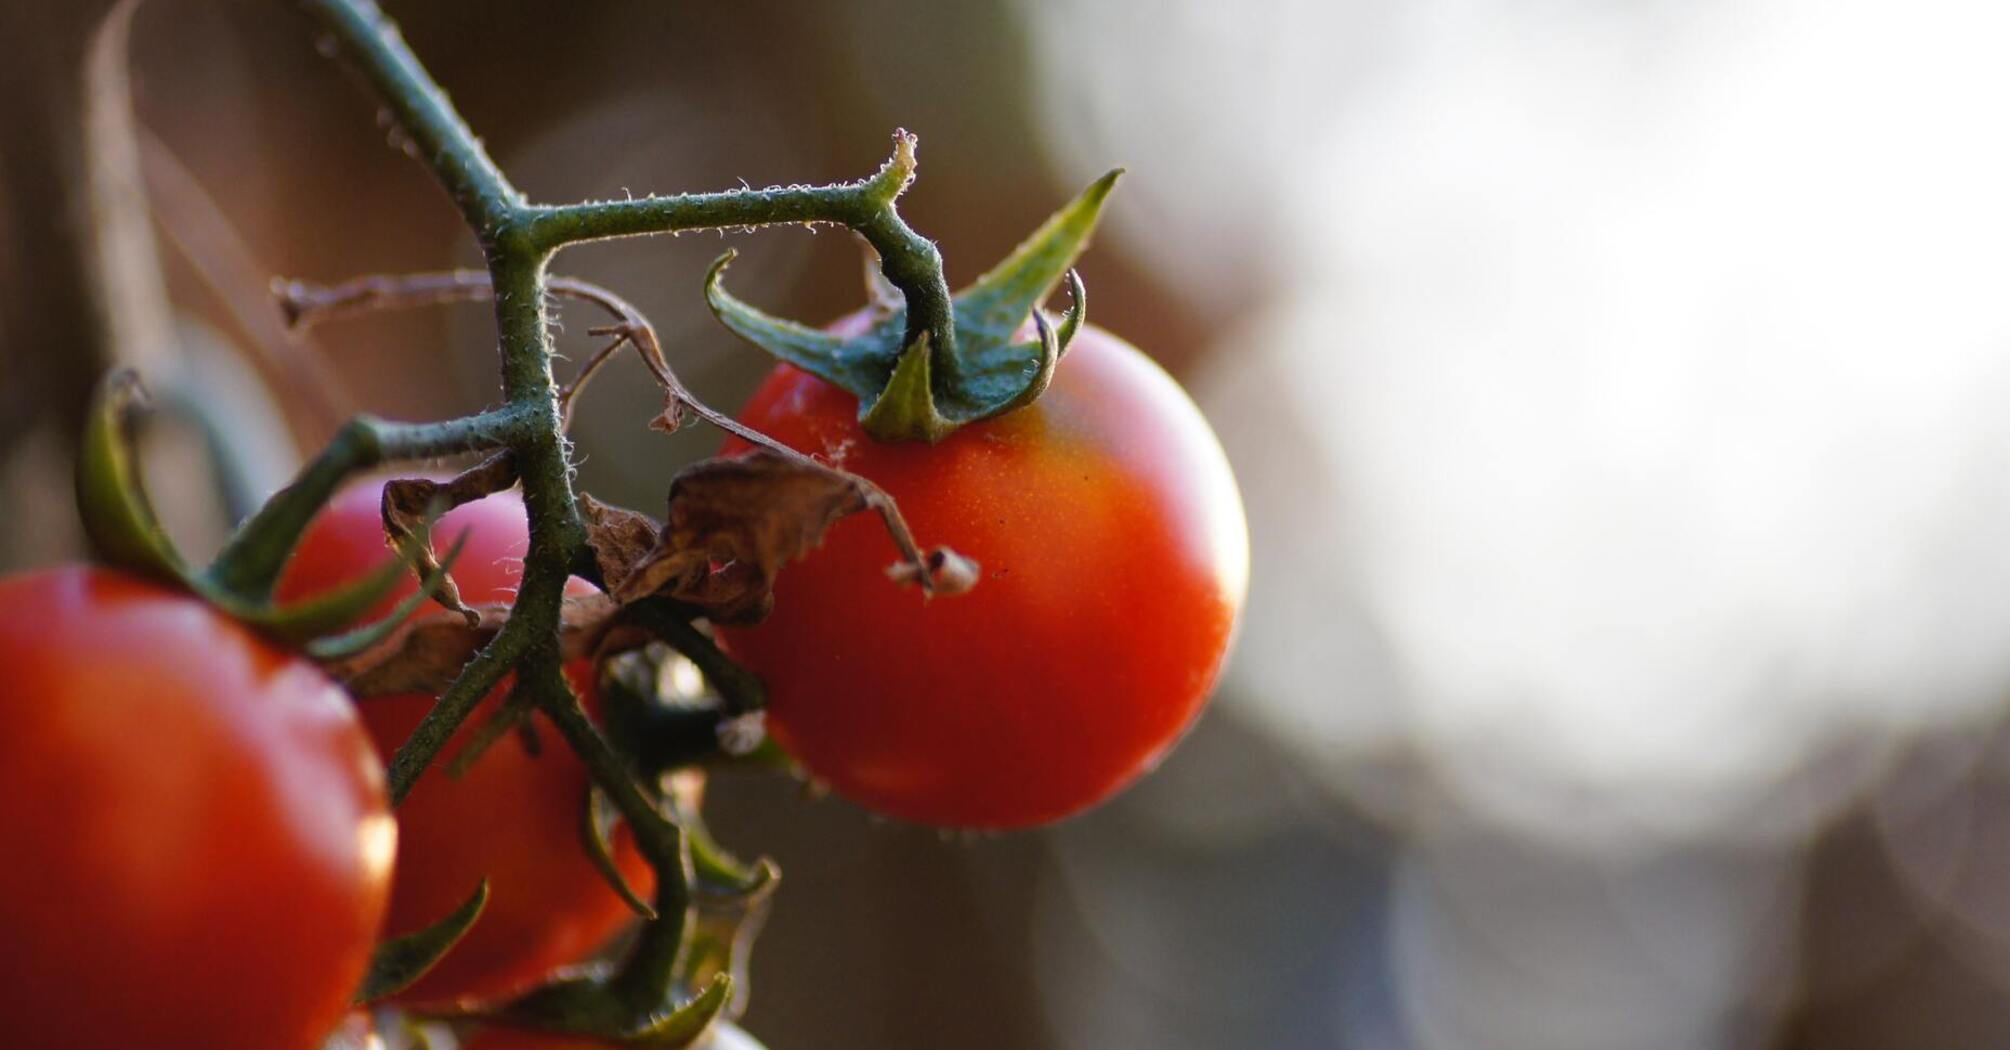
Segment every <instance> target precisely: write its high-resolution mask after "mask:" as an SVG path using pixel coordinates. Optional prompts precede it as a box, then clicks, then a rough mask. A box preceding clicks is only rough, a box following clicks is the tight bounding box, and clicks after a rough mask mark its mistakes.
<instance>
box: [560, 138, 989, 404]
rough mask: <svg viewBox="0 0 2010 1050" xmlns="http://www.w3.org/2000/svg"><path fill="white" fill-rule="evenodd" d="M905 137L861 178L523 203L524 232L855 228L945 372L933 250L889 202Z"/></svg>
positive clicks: (897, 190)
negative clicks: (793, 226)
mask: <svg viewBox="0 0 2010 1050" xmlns="http://www.w3.org/2000/svg"><path fill="white" fill-rule="evenodd" d="M914 164H915V161H914V137H913V136H912V135H909V134H907V133H906V132H900V133H898V134H896V135H895V136H894V153H893V156H892V157H891V158H889V159H888V160H887V162H886V163H885V164H884V165H882V166H881V167H880V169H879V171H878V172H877V173H875V174H874V175H873V176H872V177H871V178H868V179H864V180H861V181H859V182H848V183H842V184H839V185H835V186H780V187H772V188H769V189H761V190H727V191H724V192H720V193H684V194H678V195H676V196H669V197H644V198H641V199H637V200H608V201H589V202H586V203H582V204H565V205H557V206H550V205H538V206H532V207H530V208H528V209H527V210H526V223H525V228H524V237H525V240H526V241H528V242H529V243H530V244H531V245H533V246H535V247H537V248H540V249H543V250H546V251H556V250H558V249H560V248H563V247H565V246H567V245H570V244H580V243H584V242H587V241H599V240H608V239H611V238H616V237H636V236H641V235H644V234H652V233H676V232H682V231H685V230H711V229H733V228H750V227H755V226H768V225H775V224H781V223H806V222H828V223H836V224H838V225H841V226H847V227H850V228H851V229H853V230H855V231H857V232H858V234H859V235H860V236H862V237H864V238H865V239H866V241H867V242H869V243H870V244H871V245H872V246H873V248H874V249H875V250H876V251H878V252H879V257H880V260H881V263H880V265H881V267H882V268H883V269H884V271H885V273H886V277H887V280H889V281H892V282H893V285H894V287H896V288H898V289H900V291H901V294H903V295H905V296H906V297H907V305H908V314H907V342H908V343H909V344H910V345H911V344H912V343H913V342H914V341H915V340H916V339H918V338H920V336H921V333H923V332H931V333H933V334H932V335H931V336H930V339H931V340H932V341H933V345H934V347H935V352H934V358H933V360H934V361H935V362H937V363H940V364H941V366H942V367H943V368H945V369H953V368H954V367H955V365H954V362H955V360H956V352H955V350H956V325H955V312H954V308H953V305H952V301H951V299H950V293H949V281H948V278H947V277H946V276H944V274H943V272H942V253H941V252H940V251H938V250H937V249H936V247H935V243H934V242H933V241H930V240H929V239H928V238H926V237H923V236H922V235H921V234H919V233H917V232H915V231H914V229H913V228H912V227H910V226H908V225H907V222H906V220H904V219H902V218H901V217H900V212H899V211H898V210H897V209H896V208H895V201H896V200H897V199H898V198H899V196H900V194H901V192H902V191H903V190H905V189H906V188H907V185H908V183H909V182H911V181H912V180H913V178H914Z"/></svg>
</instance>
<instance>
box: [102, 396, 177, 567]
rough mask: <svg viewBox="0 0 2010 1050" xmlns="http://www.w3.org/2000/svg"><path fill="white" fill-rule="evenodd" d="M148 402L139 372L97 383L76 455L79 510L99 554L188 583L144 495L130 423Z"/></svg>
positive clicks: (119, 563)
mask: <svg viewBox="0 0 2010 1050" xmlns="http://www.w3.org/2000/svg"><path fill="white" fill-rule="evenodd" d="M146 406H147V397H146V391H145V389H144V388H143V387H141V385H140V377H139V373H137V372H135V371H133V370H132V369H130V368H121V369H118V370H116V371H114V372H112V373H110V374H109V375H107V376H105V378H104V379H103V380H102V381H100V382H99V383H98V389H97V392H96V393H95V394H93V395H92V398H91V407H90V413H89V415H88V416H87V417H86V422H85V425H84V440H83V447H82V448H81V449H80V450H79V452H78V455H77V473H76V486H77V513H78V515H79V516H80V517H82V519H83V523H84V534H85V536H87V537H88V538H89V540H90V544H91V549H92V551H93V552H94V553H96V555H97V557H98V558H99V559H100V560H101V561H104V562H105V563H107V564H109V565H114V566H117V567H118V568H122V569H127V570H130V571H132V572H136V573H139V574H141V575H144V576H149V577H152V578H154V579H157V580H163V581H167V582H173V583H182V584H186V583H187V582H188V577H189V573H188V563H187V562H185V561H183V560H182V556H181V554H180V552H178V551H177V550H175V546H174V541H173V540H171V539H169V538H168V534H167V530H166V529H164V528H162V527H161V523H160V519H159V518H158V517H157V516H156V515H155V514H154V509H153V503H152V501H150V500H148V499H147V492H146V486H145V484H144V483H143V482H142V480H141V477H140V466H139V450H138V448H137V447H136V446H135V443H134V433H133V431H134V426H135V424H136V422H137V420H138V417H139V415H140V413H141V412H142V411H144V410H145V408H146Z"/></svg>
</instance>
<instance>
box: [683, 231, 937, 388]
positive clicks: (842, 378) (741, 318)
mask: <svg viewBox="0 0 2010 1050" xmlns="http://www.w3.org/2000/svg"><path fill="white" fill-rule="evenodd" d="M738 255H739V252H737V251H734V250H732V249H727V251H726V253H725V254H724V255H721V256H719V257H718V258H717V259H714V260H713V261H712V268H711V269H710V270H707V271H706V272H705V302H706V303H707V304H708V305H710V306H711V308H712V315H713V316H714V317H717V318H718V319H719V323H720V324H723V325H725V326H726V328H727V329H728V330H729V331H731V332H732V333H733V334H734V335H737V336H739V337H740V338H742V339H745V340H746V341H747V342H750V343H752V344H754V345H755V346H758V347H760V348H761V349H763V350H766V351H767V352H768V353H770V354H773V355H774V356H775V357H777V358H780V359H781V360H783V361H786V362H788V363H789V364H792V365H794V366H796V367H797V368H800V369H802V370H803V371H805V372H808V373H810V374H811V375H814V376H817V377H819V378H821V379H823V380H824V381H825V382H828V383H830V384H832V385H834V386H839V387H843V388H844V389H846V390H849V391H851V392H852V393H854V394H857V395H858V396H860V397H861V398H863V397H869V396H873V395H876V394H877V393H878V391H879V390H880V388H881V387H884V386H885V385H886V380H887V376H888V375H890V374H891V373H892V372H893V366H894V361H895V359H896V358H898V357H899V356H900V343H901V335H902V333H903V332H904V331H905V330H906V329H905V324H906V322H905V321H904V320H900V315H895V320H896V321H898V322H899V323H896V324H889V323H887V322H881V323H880V324H877V325H874V326H873V327H872V329H871V330H870V331H868V332H866V333H864V334H862V335H858V336H854V337H852V338H850V339H840V338H838V337H837V336H834V335H831V334H830V333H829V332H825V331H822V330H819V329H816V328H811V327H809V326H808V325H805V324H798V323H797V322H795V321H790V320H788V319H786V318H781V317H775V316H772V315H770V314H766V313H763V312H761V311H760V310H757V309H755V308H754V307H752V306H749V305H747V304H746V303H744V302H742V301H740V300H739V299H737V298H735V297H734V296H733V295H732V293H730V292H728V291H726V286H725V284H724V280H723V278H724V277H725V273H726V267H727V266H729V265H731V264H732V262H733V260H734V259H735V258H736V257H738Z"/></svg>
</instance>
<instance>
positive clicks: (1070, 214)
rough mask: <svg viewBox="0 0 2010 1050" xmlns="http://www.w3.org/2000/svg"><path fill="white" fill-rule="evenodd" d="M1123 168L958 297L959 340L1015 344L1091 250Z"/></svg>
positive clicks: (1049, 221)
mask: <svg viewBox="0 0 2010 1050" xmlns="http://www.w3.org/2000/svg"><path fill="white" fill-rule="evenodd" d="M1123 173H1124V169H1122V168H1118V169H1116V170H1115V171H1112V172H1110V173H1109V174H1107V175H1104V176H1103V177H1102V178H1100V179H1097V180H1096V181H1095V182H1093V183H1090V184H1089V188H1088V189H1086V190H1083V191H1082V194H1081V196H1079V197H1076V198H1075V199H1074V200H1072V201H1069V202H1068V204H1067V206H1066V207H1063V208H1062V209H1061V210H1060V211H1057V212H1055V213H1054V214H1053V215H1051V216H1049V217H1048V218H1047V221H1046V222H1043V223H1041V224H1040V228H1039V229H1037V230H1034V231H1033V234H1032V236H1030V237H1027V238H1026V239H1025V240H1024V241H1021V242H1020V243H1019V246H1018V247H1017V248H1014V249H1012V254H1010V255H1007V256H1006V257H1005V259H1004V261H1002V262H1000V263H999V264H998V265H996V266H994V267H992V268H991V269H990V270H989V271H987V272H986V273H985V274H984V276H982V277H979V278H978V279H977V280H976V282H975V283H973V284H972V285H970V287H968V288H965V289H963V290H962V291H960V292H957V293H956V338H957V340H958V341H960V342H967V341H969V340H971V339H976V340H978V341H980V342H986V343H990V344H993V345H996V344H1002V343H1005V342H1008V341H1010V340H1011V338H1012V337H1013V336H1015V335H1017V334H1018V333H1019V328H1020V326H1021V325H1023V324H1025V323H1026V315H1027V314H1028V313H1030V312H1032V310H1033V307H1035V306H1037V305H1039V304H1040V303H1042V302H1044V301H1046V298H1047V297H1048V296H1049V295H1052V294H1053V293H1054V289H1055V288H1056V287H1057V286H1059V285H1060V283H1061V275H1062V274H1065V273H1067V272H1068V270H1069V268H1070V267H1072V266H1074V265H1075V260H1076V259H1078V258H1080V257H1081V255H1082V250H1083V249H1085V248H1087V247H1088V246H1089V234H1091V233H1093V232H1095V229H1096V221H1097V220H1098V219H1099V218H1101V217H1102V211H1103V202H1104V201H1105V200H1107V199H1108V198H1109V196H1110V191H1111V190H1112V189H1114V188H1116V185H1117V179H1118V178H1119V177H1120V176H1122V175H1123Z"/></svg>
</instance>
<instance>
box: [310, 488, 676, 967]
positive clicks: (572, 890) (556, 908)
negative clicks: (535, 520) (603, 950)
mask: <svg viewBox="0 0 2010 1050" xmlns="http://www.w3.org/2000/svg"><path fill="white" fill-rule="evenodd" d="M381 492H382V486H381V484H371V485H358V486H353V487H350V488H348V489H345V490H343V491H342V492H340V493H338V494H337V495H336V497H335V499H334V500H332V501H330V503H329V505H328V506H327V507H326V508H325V509H324V510H323V511H322V513H321V515H320V516H319V517H318V518H316V519H315V521H314V522H313V524H311V525H310V526H309V527H308V530H307V533H306V534H305V535H304V536H303V537H302V538H301V543H300V546H299V549H298V550H296V551H295V552H294V556H293V559H292V561H291V562H289V563H288V564H287V567H286V571H285V573H284V574H283V575H282V577H281V579H280V583H279V587H278V593H279V595H280V596H281V597H282V598H298V597H304V596H306V595H309V594H313V593H317V592H320V591H323V590H326V589H328V588H330V587H334V586H337V585H339V584H342V583H346V582H349V581H351V580H354V579H357V578H359V577H361V576H365V575H367V574H368V573H369V572H370V571H371V570H372V569H374V568H375V567H377V566H379V565H381V564H383V562H384V560H385V559H386V558H388V557H390V554H389V552H388V549H387V548H386V546H385V543H384V531H383V524H382V517H381V513H380V510H379V501H380V499H381ZM464 531H465V532H466V534H467V543H466V546H465V548H464V549H463V551H462V553H461V557H460V559H459V560H458V561H457V562H455V564H454V568H453V573H454V580H455V583H456V584H457V585H458V586H459V587H460V589H461V596H462V597H463V598H464V599H465V600H467V601H468V602H470V603H476V604H479V603H484V602H507V601H509V600H511V599H512V598H514V597H515V594H516V587H517V583H518V581H519V580H520V579H521V577H522V563H523V555H524V550H525V548H526V546H527V545H528V542H529V536H528V531H527V526H526V524H525V518H524V507H523V500H522V498H521V497H520V496H518V495H517V494H516V493H515V492H505V493H498V494H497V495H493V496H490V497H488V498H486V499H482V500H477V501H476V502H474V503H470V504H467V505H465V506H462V507H459V508H456V509H455V510H453V511H452V512H450V513H448V514H447V515H446V516H445V517H443V518H442V519H441V520H440V523H439V524H438V525H437V526H436V528H435V530H434V535H435V536H437V537H438V538H439V544H440V547H441V548H442V549H443V550H444V549H445V548H446V547H447V545H448V544H450V543H451V542H452V541H453V540H454V538H456V537H458V536H460V535H461V534H462V533H463V532H464ZM416 586H417V585H416V584H415V583H408V584H407V585H405V586H403V587H401V589H400V591H399V592H398V594H396V595H394V596H392V597H391V598H389V599H387V600H386V603H385V609H388V608H389V607H390V606H392V605H395V604H396V602H397V601H398V599H399V598H402V597H404V596H405V595H409V594H411V593H413V592H414V591H415V590H416ZM576 586H578V587H585V586H586V585H585V584H583V583H579V584H576ZM379 611H380V612H381V611H385V610H383V609H380V610H379ZM566 674H567V677H568V678H570V679H571V681H572V684H573V687H574V688H575V689H577V690H579V691H580V695H581V698H582V700H583V701H584V702H585V703H586V705H587V709H588V711H589V712H592V711H594V710H596V709H597V706H598V703H599V700H598V696H597V692H596V682H595V680H594V673H593V667H592V665H591V664H590V662H584V661H582V662H580V663H578V664H576V665H573V666H568V667H567V668H566ZM507 687H508V682H507V681H505V683H504V684H503V685H502V686H499V687H497V688H496V689H495V690H494V691H493V692H491V693H490V694H489V695H488V696H487V697H485V698H483V700H482V702H481V704H480V706H478V707H477V708H476V709H475V711H474V714H473V715H472V716H470V717H469V719H468V721H467V723H466V724H465V725H464V726H462V728H461V731H460V732H459V733H457V734H455V736H454V739H453V740H451V741H449V742H448V744H447V747H446V749H445V751H443V752H442V754H441V755H440V758H439V759H438V760H437V761H436V762H435V763H434V764H433V766H432V767H431V768H429V769H428V770H427V771H426V772H425V774H424V775H423V776H421V777H420V778H419V782H418V784H417V785H416V786H415V787H414V788H413V789H412V793H411V794H410V795H409V796H407V797H406V799H405V801H404V802H403V804H401V805H400V806H399V808H398V824H399V828H400V833H401V838H400V841H401V843H402V845H401V849H400V852H399V856H398V867H397V872H396V875H395V878H394V880H393V886H392V893H391V911H390V918H389V919H388V920H387V922H386V926H385V928H386V932H387V934H388V935H391V936H396V935H399V934H404V933H410V932H412V931H413V930H417V929H420V928H423V927H425V926H427V925H430V924H431V923H434V922H437V921H438V920H439V919H441V918H442V917H444V916H446V915H447V914H448V913H449V912H451V911H453V910H454V908H455V907H457V906H458V905H459V904H460V903H461V902H462V901H463V900H465V899H466V898H467V896H468V894H469V893H471V892H473V891H474V888H475V886H476V884H477V883H479V882H480V881H481V880H482V878H484V877H487V878H488V879H489V880H490V881H489V903H488V906H487V908H486V909H485V910H484V911H483V912H482V916H481V918H480V919H479V920H477V921H476V922H475V925H474V927H473V928H472V929H471V930H469V931H468V934H467V936H466V937H465V938H464V939H463V940H462V941H461V942H460V943H459V944H457V945H455V946H454V948H453V950H452V951H450V952H448V953H447V955H446V957H445V958H444V959H442V960H440V963H439V965H438V966H437V967H435V968H434V969H433V970H432V971H431V972H429V973H427V974H426V976H424V977H422V978H420V979H419V981H418V982H417V983H416V984H414V985H413V986H412V987H410V988H408V989H406V990H405V991H404V992H403V993H400V994H399V995H398V996H396V997H395V998H396V999H398V1000H399V1001H401V1002H405V1003H422V1004H442V1003H448V1002H457V1001H462V1000H488V999H499V998H504V997H508V996H511V995H513V994H515V993H518V992H521V991H523V990H525V989H526V988H528V987H530V986H531V985H534V984H536V983H537V982H539V981H540V980H542V979H543V978H544V977H546V976H548V975H549V974H550V973H551V972H552V971H553V970H555V969H558V968H559V967H562V966H565V965H568V964H570V963H574V962H577V961H579V960H580V959H581V958H583V957H585V956H586V955H588V954H589V953H591V952H592V951H594V950H595V949H596V948H599V947H600V946H601V945H602V944H604V943H605V942H606V941H607V940H608V939H609V938H610V937H611V936H613V934H614V933H615V932H616V931H618V930H619V929H620V928H621V926H622V925H623V924H625V923H626V922H627V921H628V920H629V919H630V918H631V917H632V915H633V913H632V912H631V911H630V910H629V909H628V907H627V905H626V904H624V903H623V902H622V901H621V898H620V897H619V896H617V895H616V894H615V893H614V891H613V890H612V889H611V888H609V887H608V885H607V882H606V880H605V879H603V878H602V877H601V875H600V873H599V871H598V870H597V869H595V868H594V866H593V863H592V861H590V860H589V859H588V858H587V855H586V852H585V849H584V847H583V846H582V845H581V844H580V832H579V829H580V819H581V818H580V815H581V806H582V805H583V803H584V800H585V798H586V790H587V784H588V779H589V778H588V774H587V771H586V767H585V766H584V765H583V764H581V763H580V761H579V759H578V758H577V757H575V756H574V755H573V754H572V752H571V750H569V749H568V748H567V747H566V746H565V742H564V741H563V740H562V739H561V738H560V737H559V736H558V733H557V731H556V730H555V729H553V728H552V727H551V725H550V724H549V723H548V722H546V721H545V720H544V718H543V717H542V716H535V717H534V718H533V724H534V725H535V726H536V727H537V729H538V730H539V732H538V738H539V741H540V743H541V747H540V748H539V750H538V752H537V753H536V754H533V753H532V752H531V750H530V749H529V748H528V747H527V746H526V745H525V743H524V741H523V739H522V737H521V736H519V735H518V734H515V733H511V734H508V735H506V736H504V737H503V738H502V739H500V740H498V741H496V742H495V744H494V745H493V746H491V747H490V748H489V750H488V751H487V752H486V753H484V754H483V755H482V756H481V758H480V759H479V760H477V761H476V762H475V763H474V765H473V766H472V767H471V768H469V769H468V770H467V772H466V773H465V774H464V775H462V776H461V777H459V778H454V777H451V776H449V775H448V774H447V770H446V767H447V765H448V764H450V763H451V762H452V761H453V758H454V756H455V755H457V754H459V753H460V751H461V749H462V748H463V747H464V746H465V745H466V743H467V741H468V740H469V738H470V737H471V735H472V734H473V733H474V732H475V730H476V728H477V727H479V726H480V725H481V723H482V722H483V721H485V720H486V719H487V718H488V716H489V715H491V714H492V713H494V711H495V710H496V709H497V707H499V706H500V705H501V704H502V702H503V700H504V699H505V697H506V696H507V693H508V688H507ZM432 704H433V697H431V696H429V695H426V694H423V693H410V694H402V695H393V696H374V697H366V698H364V699H362V700H359V701H357V702H356V707H357V708H358V710H359V711H360V712H361V714H362V717H363V725H364V727H365V728H366V729H367V730H368V731H369V734H370V738H371V740H372V741H373V742H374V743H375V744H376V747H377V750H378V753H379V754H380V755H382V756H383V757H384V758H385V760H386V761H388V760H389V758H390V755H391V754H392V753H393V752H394V751H396V750H397V748H398V746H399V745H400V744H402V743H404V741H405V738H406V737H408V736H409V735H411V732H412V730H413V729H414V728H415V727H417V726H418V724H419V721H420V720H421V719H423V718H424V717H425V715H426V712H427V711H428V710H429V709H430V708H431V707H432ZM615 859H616V861H617V862H618V863H619V864H620V866H621V870H622V871H623V872H624V873H625V874H626V875H627V878H628V883H629V885H630V886H632V887H634V888H635V889H636V890H637V892H640V893H645V894H646V893H648V892H649V891H650V889H651V887H653V886H654V884H655V883H654V876H653V873H652V871H651V870H650V868H649V865H648V863H647V862H646V861H644V860H643V859H642V857H641V855H640V853H638V852H637V851H636V850H635V848H634V845H633V843H632V842H631V841H630V840H629V839H628V837H627V832H626V830H625V828H624V829H623V831H622V832H621V834H620V835H619V836H618V837H617V840H616V851H615Z"/></svg>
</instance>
